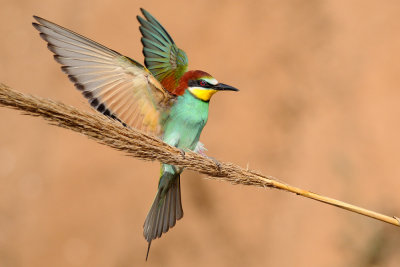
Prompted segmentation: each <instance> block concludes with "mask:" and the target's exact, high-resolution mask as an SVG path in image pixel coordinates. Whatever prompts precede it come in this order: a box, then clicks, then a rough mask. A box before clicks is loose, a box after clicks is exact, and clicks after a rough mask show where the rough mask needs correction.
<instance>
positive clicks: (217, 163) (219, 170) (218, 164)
mask: <svg viewBox="0 0 400 267" xmlns="http://www.w3.org/2000/svg"><path fill="white" fill-rule="evenodd" d="M208 158H210V159H211V160H212V161H213V162H214V163H215V165H216V166H217V170H218V172H221V163H219V161H218V160H216V159H215V158H213V157H208Z"/></svg>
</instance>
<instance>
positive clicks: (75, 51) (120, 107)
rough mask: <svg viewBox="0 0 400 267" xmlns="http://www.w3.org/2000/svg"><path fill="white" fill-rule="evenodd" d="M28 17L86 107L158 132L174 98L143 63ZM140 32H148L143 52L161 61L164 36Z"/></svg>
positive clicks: (127, 123)
mask: <svg viewBox="0 0 400 267" xmlns="http://www.w3.org/2000/svg"><path fill="white" fill-rule="evenodd" d="M34 18H35V19H36V20H37V22H38V23H33V26H34V27H35V28H36V29H37V30H38V31H39V32H40V36H41V37H42V38H43V39H44V40H45V41H46V42H47V43H48V48H49V50H50V51H52V52H53V53H54V58H55V60H56V61H57V62H58V63H60V64H61V65H63V66H62V67H61V68H62V70H63V72H65V73H66V74H68V77H69V79H70V80H71V81H72V82H73V83H74V84H75V87H76V88H77V89H79V90H80V91H82V94H83V96H84V97H86V98H87V99H88V101H89V103H90V104H91V106H92V107H94V108H95V109H97V110H98V111H99V112H101V113H103V114H105V115H107V116H109V117H111V118H113V119H116V120H118V121H121V122H122V123H123V124H124V125H127V126H130V127H135V126H137V127H139V128H140V129H141V130H146V131H148V132H151V133H153V134H156V135H161V134H162V130H161V129H162V127H161V126H162V123H163V118H164V117H165V115H166V114H167V113H168V111H169V108H170V107H171V105H172V104H173V102H174V101H175V98H176V97H175V96H173V95H172V94H170V93H169V92H168V91H167V90H165V89H164V87H163V86H162V85H161V84H160V82H159V81H158V80H157V79H156V78H155V77H154V76H153V75H152V74H151V73H150V72H149V71H148V70H147V69H146V68H145V67H144V66H142V65H141V64H139V63H138V62H136V61H134V60H132V59H130V58H128V57H125V56H123V55H121V54H119V53H118V52H116V51H114V50H111V49H109V48H107V47H105V46H103V45H101V44H99V43H96V42H94V41H92V40H90V39H88V38H86V37H84V36H82V35H79V34H77V33H75V32H73V31H70V30H68V29H66V28H63V27H61V26H59V25H57V24H54V23H52V22H50V21H47V20H45V19H42V18H39V17H36V16H35V17H34ZM153 30H154V29H153ZM146 34H148V36H151V40H148V41H146V42H147V43H148V44H149V47H148V49H146V50H147V53H149V54H152V55H154V56H157V57H160V58H161V60H159V61H157V62H158V63H157V64H158V65H163V64H167V63H166V61H165V59H163V57H164V58H165V56H166V55H167V54H166V51H164V50H165V48H164V47H163V43H164V42H166V41H167V39H165V38H167V37H168V36H167V35H165V34H164V35H163V34H161V35H156V34H154V33H153V32H149V33H146ZM159 63H161V64H159Z"/></svg>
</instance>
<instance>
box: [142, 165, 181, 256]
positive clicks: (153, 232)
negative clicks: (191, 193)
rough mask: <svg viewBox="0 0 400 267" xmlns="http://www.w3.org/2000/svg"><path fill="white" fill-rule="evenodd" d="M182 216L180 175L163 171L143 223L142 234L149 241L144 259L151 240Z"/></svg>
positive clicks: (164, 231)
mask: <svg viewBox="0 0 400 267" xmlns="http://www.w3.org/2000/svg"><path fill="white" fill-rule="evenodd" d="M182 217H183V210H182V202H181V186H180V175H179V174H177V173H170V172H164V173H163V174H162V176H161V178H160V183H159V186H158V192H157V195H156V198H155V200H154V202H153V205H152V206H151V209H150V211H149V213H148V214H147V217H146V220H145V221H144V225H143V228H144V230H143V235H144V237H145V238H146V240H147V242H149V246H148V248H147V254H146V260H147V258H148V256H149V251H150V245H151V241H153V240H154V239H156V238H159V237H161V235H162V233H166V232H167V231H168V230H169V228H172V227H173V226H174V225H175V223H176V221H177V220H179V219H181V218H182Z"/></svg>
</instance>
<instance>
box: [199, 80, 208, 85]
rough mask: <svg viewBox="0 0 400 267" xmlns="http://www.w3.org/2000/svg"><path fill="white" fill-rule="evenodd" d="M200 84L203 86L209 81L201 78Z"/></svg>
mask: <svg viewBox="0 0 400 267" xmlns="http://www.w3.org/2000/svg"><path fill="white" fill-rule="evenodd" d="M199 84H200V85H201V86H206V84H207V83H206V82H205V81H203V80H200V82H199Z"/></svg>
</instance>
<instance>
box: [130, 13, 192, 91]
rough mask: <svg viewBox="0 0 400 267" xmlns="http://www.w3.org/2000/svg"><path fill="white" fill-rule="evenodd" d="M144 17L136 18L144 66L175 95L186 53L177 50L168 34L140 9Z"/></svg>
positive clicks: (184, 69) (186, 61)
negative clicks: (140, 35) (140, 36)
mask: <svg viewBox="0 0 400 267" xmlns="http://www.w3.org/2000/svg"><path fill="white" fill-rule="evenodd" d="M141 11H142V13H143V15H144V17H145V19H144V18H142V17H139V16H137V19H138V20H139V22H140V24H141V26H140V27H139V29H140V32H141V33H142V36H143V37H142V39H141V40H142V44H143V55H144V56H145V65H146V67H147V68H148V69H149V70H150V71H151V73H153V75H154V76H155V77H156V78H157V80H159V81H160V82H161V83H162V85H163V86H164V88H166V89H167V90H168V91H170V92H171V93H173V94H174V93H175V91H174V90H175V89H176V87H177V86H178V83H179V79H180V78H181V77H182V76H183V74H184V73H185V72H186V70H187V66H188V59H187V56H186V53H185V52H184V51H183V50H181V49H179V48H178V47H177V46H176V45H175V43H174V41H173V40H172V38H171V36H170V35H169V34H168V32H167V31H166V30H165V29H164V27H163V26H161V24H160V23H159V22H158V21H157V20H156V19H155V18H154V17H153V16H152V15H150V13H149V12H147V11H146V10H144V9H141Z"/></svg>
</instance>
